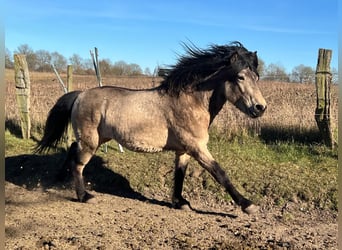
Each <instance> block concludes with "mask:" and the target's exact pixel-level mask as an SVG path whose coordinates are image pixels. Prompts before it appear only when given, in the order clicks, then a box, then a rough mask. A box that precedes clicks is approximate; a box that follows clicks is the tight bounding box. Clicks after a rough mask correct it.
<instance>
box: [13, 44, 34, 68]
mask: <svg viewBox="0 0 342 250" xmlns="http://www.w3.org/2000/svg"><path fill="white" fill-rule="evenodd" d="M14 53H15V54H24V55H25V56H26V61H27V66H28V68H29V70H35V67H36V54H35V53H34V51H33V49H32V48H31V47H30V46H28V45H27V44H22V45H20V46H19V47H18V48H17V50H16V51H14Z"/></svg>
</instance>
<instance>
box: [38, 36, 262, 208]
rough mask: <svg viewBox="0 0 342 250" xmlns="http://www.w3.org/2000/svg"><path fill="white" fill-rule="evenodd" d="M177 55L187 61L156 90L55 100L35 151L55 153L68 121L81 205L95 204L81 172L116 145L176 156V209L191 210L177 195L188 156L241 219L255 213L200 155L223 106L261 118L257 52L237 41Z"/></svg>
mask: <svg viewBox="0 0 342 250" xmlns="http://www.w3.org/2000/svg"><path fill="white" fill-rule="evenodd" d="M184 48H185V50H186V54H185V55H184V56H181V57H180V58H179V60H178V62H177V63H176V65H174V66H173V67H172V68H171V70H170V72H169V73H168V74H167V75H166V76H165V77H164V79H163V81H162V82H161V85H160V86H158V87H156V88H152V89H143V90H133V89H127V88H121V87H114V86H105V87H97V88H93V89H89V90H86V91H83V92H81V91H74V92H70V93H67V94H65V95H63V96H62V97H60V98H59V100H58V101H57V103H56V104H55V105H54V107H53V108H52V109H51V110H50V112H49V115H48V118H47V121H46V126H45V131H44V136H43V138H42V140H41V141H40V142H39V143H38V144H37V146H36V152H44V151H46V150H48V149H50V148H52V147H56V146H57V144H58V143H59V142H60V140H61V137H62V135H63V133H64V132H65V130H66V128H67V125H68V123H69V122H71V124H72V127H73V130H74V133H75V137H76V142H74V143H72V145H71V147H70V149H69V152H68V156H67V164H68V166H69V167H70V169H71V170H72V174H73V177H74V182H75V188H76V194H77V198H78V200H79V201H80V202H93V201H94V199H95V197H94V196H93V195H92V194H90V193H88V192H87V191H86V189H85V185H84V181H83V176H82V172H83V169H84V167H85V165H86V164H87V163H88V162H89V160H90V158H91V157H92V156H93V155H94V154H95V152H96V150H97V148H98V147H99V146H100V145H101V144H103V143H105V142H107V141H109V140H111V139H115V140H116V141H117V142H119V143H120V144H121V145H123V146H125V147H126V148H128V149H130V150H133V151H138V152H159V151H163V150H172V151H174V152H175V156H176V160H175V173H174V190H173V196H172V204H173V206H174V207H175V208H182V207H183V206H190V203H189V202H188V201H187V200H185V199H184V198H183V196H182V188H183V181H184V176H185V172H186V169H187V165H188V162H189V159H190V157H193V158H195V159H196V160H197V162H198V163H199V164H200V165H201V166H202V167H203V168H204V169H206V170H207V171H208V172H209V173H210V174H211V175H212V176H213V177H214V178H215V180H216V181H217V182H218V183H219V184H221V185H222V186H223V187H224V188H225V189H226V191H227V192H228V193H229V194H230V196H231V197H232V198H233V200H234V201H235V202H236V203H237V204H238V205H240V206H241V208H242V210H243V211H244V212H246V213H253V212H255V211H257V209H258V207H257V206H256V205H254V204H253V203H252V202H251V201H250V200H248V199H246V198H245V197H244V196H242V195H241V194H240V193H239V192H238V191H237V190H236V189H235V187H234V186H233V184H232V183H231V181H230V179H229V178H228V176H227V174H226V173H225V171H224V170H223V169H222V168H221V167H220V165H219V163H218V162H216V161H215V159H214V158H213V157H212V155H211V154H210V152H209V150H208V148H207V143H208V140H209V134H208V129H209V126H210V124H211V123H212V121H213V120H214V118H215V116H216V115H217V114H218V113H219V112H220V110H221V109H222V107H223V105H224V104H225V103H226V101H227V100H228V101H229V102H231V103H232V104H234V105H235V106H236V107H237V108H238V109H239V110H241V111H242V112H244V113H245V114H247V115H248V116H250V117H253V118H256V117H259V116H261V115H262V114H263V113H264V111H265V109H266V101H265V99H264V98H263V96H262V94H261V92H260V90H259V88H258V85H257V81H258V79H259V76H258V72H257V66H258V58H257V55H256V52H250V51H248V50H247V49H246V48H244V47H243V45H242V44H241V43H239V42H234V43H231V44H229V45H212V46H210V47H209V48H207V49H199V48H197V47H195V46H189V45H186V44H185V45H184Z"/></svg>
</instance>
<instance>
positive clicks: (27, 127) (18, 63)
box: [14, 54, 31, 139]
mask: <svg viewBox="0 0 342 250" xmlns="http://www.w3.org/2000/svg"><path fill="white" fill-rule="evenodd" d="M14 72H15V88H16V96H17V104H18V109H19V113H20V126H21V133H22V136H23V138H24V139H29V138H30V137H31V120H30V88H31V82H30V75H29V71H28V66H27V62H26V56H25V55H23V54H14Z"/></svg>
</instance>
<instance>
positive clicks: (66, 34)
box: [5, 0, 338, 72]
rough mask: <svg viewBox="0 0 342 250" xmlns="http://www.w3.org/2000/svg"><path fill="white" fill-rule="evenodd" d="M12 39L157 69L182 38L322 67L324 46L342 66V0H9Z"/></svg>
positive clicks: (288, 64) (13, 43)
mask: <svg viewBox="0 0 342 250" xmlns="http://www.w3.org/2000/svg"><path fill="white" fill-rule="evenodd" d="M5 13H8V14H7V15H6V16H5V46H6V48H8V49H9V50H10V51H11V52H13V51H14V50H16V48H17V47H18V46H19V45H21V44H28V45H29V46H30V47H31V48H32V49H33V50H39V49H44V50H48V51H50V52H53V51H57V52H59V53H61V54H62V55H64V56H65V57H67V58H69V57H70V56H71V55H72V54H74V53H76V54H79V55H80V56H81V57H83V58H85V59H88V58H89V59H90V54H89V50H90V49H93V48H94V47H95V46H96V47H97V48H98V49H99V57H100V59H104V58H109V59H110V60H111V61H112V62H116V61H119V60H124V61H126V62H127V63H137V64H139V65H140V66H141V68H142V69H143V70H144V69H145V68H146V67H149V68H150V69H151V71H153V69H154V68H155V67H156V66H158V65H169V64H174V63H176V60H177V53H178V54H182V53H183V49H182V47H181V45H180V42H182V41H188V40H190V41H192V42H193V43H194V44H195V45H197V46H198V47H201V48H205V47H206V46H208V45H210V44H213V43H214V44H227V43H229V42H231V41H236V40H238V41H240V42H242V43H243V44H244V46H245V47H246V48H247V49H248V50H251V51H255V50H256V51H258V55H259V57H260V58H261V59H262V60H264V61H265V63H266V65H268V64H270V63H278V64H280V65H282V66H284V67H285V68H286V70H287V71H288V72H290V71H291V70H292V68H293V67H295V66H297V65H299V64H304V65H307V66H311V67H313V68H316V63H317V54H318V49H319V48H327V49H332V50H333V59H332V65H331V66H332V67H334V68H336V69H337V68H338V67H337V54H338V52H337V48H338V0H310V1H304V0H303V1H301V0H286V1H275V0H272V1H271V0H258V1H255V0H244V1H236V0H234V1H232V0H210V1H202V0H196V1H187V0H172V1H161V0H159V1H158V0H148V1H138V0H125V1H116V0H112V1H110V0H107V1H105V0H97V1H86V0H83V1H79V0H75V1H70V0H68V1H66V0H58V1H46V0H45V1H41V0H32V1H28V0H12V1H5Z"/></svg>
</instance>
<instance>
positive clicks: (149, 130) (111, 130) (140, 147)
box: [102, 126, 168, 152]
mask: <svg viewBox="0 0 342 250" xmlns="http://www.w3.org/2000/svg"><path fill="white" fill-rule="evenodd" d="M103 132H104V133H102V137H103V138H111V139H114V140H116V141H117V142H119V143H120V144H121V145H122V146H124V147H126V148H128V149H129V150H132V151H136V152H160V151H162V150H164V149H165V148H166V147H167V141H168V133H167V129H158V128H155V127H153V126H131V127H129V128H123V127H120V126H111V127H107V128H105V129H104V131H103Z"/></svg>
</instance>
